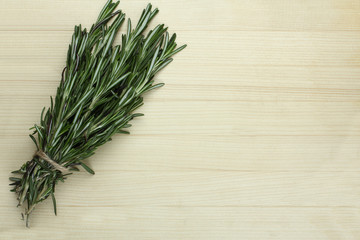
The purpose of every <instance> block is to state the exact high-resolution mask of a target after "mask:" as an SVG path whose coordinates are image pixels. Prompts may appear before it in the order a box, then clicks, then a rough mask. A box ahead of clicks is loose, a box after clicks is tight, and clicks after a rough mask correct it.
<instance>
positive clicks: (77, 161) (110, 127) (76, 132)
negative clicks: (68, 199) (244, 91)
mask: <svg viewBox="0 0 360 240" xmlns="http://www.w3.org/2000/svg"><path fill="white" fill-rule="evenodd" d="M118 4H119V2H116V3H113V2H112V1H111V0H109V1H108V2H107V3H106V4H105V6H104V8H103V9H102V10H101V12H100V15H99V17H98V19H97V21H96V23H95V24H94V25H93V26H92V27H91V29H90V30H89V31H87V30H86V29H82V27H81V25H79V26H75V32H74V34H73V36H72V41H71V44H70V45H69V50H68V54H67V62H66V67H65V68H64V70H63V72H62V78H61V82H60V86H59V87H58V89H57V93H56V97H55V100H53V98H52V97H50V99H51V106H50V107H49V108H48V109H47V110H46V109H45V108H44V109H43V111H42V113H41V118H40V124H36V125H34V127H32V128H31V129H33V130H34V132H33V134H31V135H30V137H31V139H32V140H33V141H34V143H35V145H36V148H37V150H36V153H35V155H34V156H33V158H32V160H30V161H28V162H26V163H25V164H23V165H22V167H21V168H20V169H19V170H17V171H14V172H13V173H14V174H18V177H11V178H10V180H11V181H13V183H12V184H11V185H14V188H13V189H12V190H11V191H13V192H15V193H16V194H17V197H18V200H19V204H18V206H21V205H23V204H26V207H25V216H26V225H27V226H28V219H29V215H30V213H31V212H32V211H33V210H34V207H35V206H36V205H37V204H38V203H39V202H42V201H44V200H45V199H47V198H48V197H50V196H51V198H52V200H53V205H54V212H55V214H56V201H55V196H54V192H55V186H56V184H57V183H58V181H62V182H63V181H64V179H66V176H68V175H70V174H72V173H73V172H74V171H79V169H78V166H81V167H83V168H84V169H85V170H86V171H88V172H89V173H90V174H94V171H93V170H92V169H91V168H90V167H88V166H87V165H85V163H84V162H83V160H84V159H86V158H88V157H90V156H91V155H93V154H94V152H95V150H96V149H97V148H98V147H99V146H101V145H103V144H104V143H106V142H108V141H110V140H111V137H112V136H113V135H114V134H115V133H125V134H128V133H129V132H128V131H126V130H125V129H127V128H129V127H130V126H131V125H130V124H129V121H130V120H132V119H133V118H135V117H139V116H142V114H140V113H134V111H135V110H136V109H138V108H139V107H140V106H141V105H142V104H143V98H142V95H143V94H144V93H146V92H148V91H150V90H152V89H155V88H158V87H161V86H163V84H162V83H159V84H154V77H155V75H156V74H157V73H158V72H159V71H160V70H161V69H163V68H164V67H166V66H167V65H168V64H169V63H170V62H171V61H172V58H171V57H172V56H173V55H174V54H176V53H178V52H180V51H181V50H182V49H184V48H185V47H186V45H184V46H181V47H179V48H177V45H176V43H175V39H176V35H175V34H174V35H172V37H169V34H168V32H167V28H166V27H164V25H163V24H162V25H158V26H156V27H155V28H154V29H152V30H151V31H149V33H148V34H147V35H146V36H145V35H144V31H145V29H146V28H147V26H148V24H149V22H150V21H151V20H152V19H153V18H154V17H155V15H156V14H157V13H158V9H155V10H152V6H151V5H150V4H149V5H148V6H147V7H146V9H145V10H143V12H142V14H141V17H140V20H139V22H138V24H137V25H136V27H135V28H133V27H132V25H131V21H130V19H129V20H128V23H127V33H126V34H124V35H122V42H121V45H118V46H113V43H114V39H115V37H116V35H117V33H118V31H119V29H120V27H121V25H122V24H123V22H124V20H125V15H124V13H122V12H121V11H120V10H119V11H115V9H116V7H117V6H118ZM111 19H114V21H113V22H112V23H111V24H110V25H109V26H107V23H108V22H109V21H110V20H111ZM35 137H37V139H36V138H35Z"/></svg>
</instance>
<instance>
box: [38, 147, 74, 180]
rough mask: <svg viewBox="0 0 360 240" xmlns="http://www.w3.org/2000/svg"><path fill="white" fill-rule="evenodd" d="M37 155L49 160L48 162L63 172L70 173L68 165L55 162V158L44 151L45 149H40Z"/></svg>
mask: <svg viewBox="0 0 360 240" xmlns="http://www.w3.org/2000/svg"><path fill="white" fill-rule="evenodd" d="M35 156H38V157H39V158H41V159H43V160H45V161H47V162H48V163H50V164H51V165H52V166H53V167H54V168H55V169H56V170H59V171H60V172H61V173H63V174H64V173H68V172H69V169H67V168H66V167H64V166H62V165H60V164H58V163H57V162H55V161H54V160H52V159H51V158H49V156H48V155H46V153H44V152H43V151H41V150H39V151H37V152H35Z"/></svg>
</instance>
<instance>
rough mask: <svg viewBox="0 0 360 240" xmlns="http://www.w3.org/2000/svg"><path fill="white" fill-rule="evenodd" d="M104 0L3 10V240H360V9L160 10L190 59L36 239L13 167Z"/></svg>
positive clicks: (77, 178) (270, 4) (41, 221)
mask: <svg viewBox="0 0 360 240" xmlns="http://www.w3.org/2000/svg"><path fill="white" fill-rule="evenodd" d="M104 3H105V1H104V0H101V1H100V0H97V1H93V0H92V1H88V0H52V1H46V0H41V1H40V0H32V1H25V0H22V1H21V0H13V1H9V0H0V6H1V8H0V89H1V90H0V159H1V170H0V180H1V182H2V184H1V185H0V223H1V225H0V239H6V240H8V239H34V240H35V239H36V240H39V239H47V240H48V239H90V240H92V239H93V240H95V239H96V240H98V239H139V240H143V239H164V240H175V239H194V240H213V239H220V240H222V239H226V240H228V239H236V240H238V239H241V240H244V239H260V240H262V239H284V240H285V239H286V240H296V239H306V240H309V239H311V240H312V239H357V240H358V239H360V228H359V224H360V44H359V42H360V1H359V0H271V1H269V0H223V1H216V0H183V1H175V0H172V1H169V0H153V1H152V3H153V5H154V6H156V7H159V9H160V14H159V15H158V16H157V18H156V19H155V21H154V23H153V24H152V25H153V26H154V25H155V24H157V23H166V24H167V25H168V26H169V27H170V28H169V29H170V32H176V33H177V34H178V41H179V43H181V44H182V43H187V44H188V48H187V49H186V50H185V51H183V52H182V53H180V54H179V55H177V56H176V57H175V61H174V62H173V63H172V64H171V65H170V66H169V67H168V68H167V69H165V71H163V72H162V73H161V74H160V75H159V77H158V78H157V79H158V81H159V82H165V83H166V85H165V87H164V88H162V89H159V90H157V91H154V92H152V93H150V94H148V95H147V96H146V99H145V106H143V107H142V109H141V110H142V112H144V113H145V117H143V118H141V119H140V118H139V119H137V120H134V121H133V127H132V134H131V135H129V136H124V135H122V136H118V137H115V138H114V140H113V141H112V142H111V143H109V144H107V145H105V146H104V147H102V148H101V149H100V150H99V151H98V152H97V154H96V155H95V156H94V157H92V158H91V159H90V160H89V163H90V165H91V166H92V167H93V168H94V170H95V171H96V174H95V175H94V176H90V175H88V174H87V173H85V172H81V173H79V174H75V175H74V176H71V177H70V178H69V179H68V180H67V181H66V183H64V184H62V183H61V184H59V185H58V186H57V190H56V197H57V203H58V216H54V214H53V209H52V203H51V201H50V200H49V201H47V202H44V203H43V204H41V205H39V206H38V207H37V208H36V211H35V212H34V214H33V215H32V216H31V228H30V229H26V228H25V226H24V222H23V221H21V220H20V218H21V217H20V213H21V208H16V204H17V202H16V199H15V195H14V194H13V193H10V192H9V189H10V187H9V186H8V185H7V184H8V183H9V180H8V177H9V176H10V171H12V170H15V169H17V168H18V167H19V166H20V165H21V164H22V163H23V162H24V161H27V160H30V157H31V156H32V154H33V153H34V151H35V147H34V145H33V143H32V142H31V140H30V138H29V137H28V134H29V133H30V131H29V130H28V128H29V127H31V126H32V125H33V124H34V123H37V122H38V121H39V116H40V112H41V109H42V107H43V106H49V95H54V94H55V90H56V87H57V85H58V84H59V80H60V73H61V71H62V69H63V67H64V64H65V57H66V51H67V47H68V44H69V43H70V38H71V35H72V31H73V26H74V25H75V24H79V23H82V24H83V25H84V26H87V27H89V26H90V24H91V23H93V21H94V20H95V19H96V17H97V15H98V13H99V11H100V9H101V7H102V5H103V4H104ZM146 4H147V1H143V0H136V1H134V0H132V1H130V0H123V1H122V3H121V4H120V8H122V9H123V10H124V11H125V12H126V13H127V16H129V17H131V18H132V19H133V21H135V22H136V20H137V18H138V16H139V15H140V12H141V10H142V8H144V7H145V6H146Z"/></svg>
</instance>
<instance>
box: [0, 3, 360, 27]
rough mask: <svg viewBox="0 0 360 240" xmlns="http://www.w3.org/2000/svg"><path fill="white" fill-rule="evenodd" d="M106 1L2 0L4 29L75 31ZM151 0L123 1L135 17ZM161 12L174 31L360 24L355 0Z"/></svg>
mask: <svg viewBox="0 0 360 240" xmlns="http://www.w3.org/2000/svg"><path fill="white" fill-rule="evenodd" d="M104 2H105V1H86V2H85V3H84V1H73V0H53V1H51V2H49V1H44V0H33V1H21V2H18V1H7V0H1V1H0V4H1V6H3V7H2V8H1V9H0V20H1V21H0V30H6V31H13V30H16V31H24V30H25V31H29V30H30V31H31V30H42V31H58V30H61V31H71V30H72V29H73V26H74V24H79V23H82V24H83V25H87V26H88V25H90V24H91V23H93V21H94V20H95V19H96V17H97V15H98V13H99V11H100V9H101V7H102V5H103V3H104ZM147 3H148V1H140V0H136V1H122V2H121V4H120V7H121V9H123V10H124V12H125V13H126V14H127V16H129V17H131V18H133V19H137V18H138V16H139V15H140V13H141V9H143V8H144V7H145V6H146V4H147ZM152 3H153V5H154V6H156V7H159V9H160V11H161V12H160V14H159V16H158V17H157V18H156V20H155V21H154V24H156V23H160V22H162V23H166V24H167V25H169V26H170V27H171V29H173V30H175V31H179V30H184V31H193V32H194V31H204V30H207V31H209V30H211V31H223V30H230V31H234V30H245V31H249V30H251V31H263V30H272V31H279V30H286V31H319V30H325V31H334V30H360V22H359V15H358V12H359V10H360V4H359V2H358V1H354V0H341V1H339V0H317V1H312V0H306V1H289V0H272V1H267V0H255V1H254V0H242V1H239V0H225V1H204V0H200V1H199V0H197V1H192V0H185V1H166V0H156V1H152Z"/></svg>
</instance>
